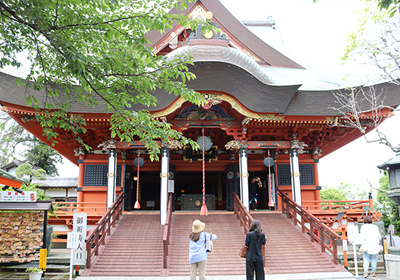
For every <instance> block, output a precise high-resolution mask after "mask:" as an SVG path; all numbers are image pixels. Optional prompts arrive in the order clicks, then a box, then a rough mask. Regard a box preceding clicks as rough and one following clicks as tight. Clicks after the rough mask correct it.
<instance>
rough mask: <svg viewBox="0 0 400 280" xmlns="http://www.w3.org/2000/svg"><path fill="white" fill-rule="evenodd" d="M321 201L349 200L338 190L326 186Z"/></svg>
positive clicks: (322, 191)
mask: <svg viewBox="0 0 400 280" xmlns="http://www.w3.org/2000/svg"><path fill="white" fill-rule="evenodd" d="M321 200H347V198H346V197H345V195H344V194H343V193H342V192H341V191H339V190H338V189H336V188H327V187H326V186H324V188H323V189H322V190H321Z"/></svg>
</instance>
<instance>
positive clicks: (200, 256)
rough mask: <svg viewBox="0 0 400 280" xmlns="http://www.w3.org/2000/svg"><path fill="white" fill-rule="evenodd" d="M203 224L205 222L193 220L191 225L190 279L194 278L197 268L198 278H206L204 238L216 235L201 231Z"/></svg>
mask: <svg viewBox="0 0 400 280" xmlns="http://www.w3.org/2000/svg"><path fill="white" fill-rule="evenodd" d="M205 226H206V225H205V223H203V222H201V221H199V220H195V221H194V222H193V225H192V233H191V234H190V235H189V238H190V243H189V263H190V280H196V275H197V270H199V277H200V280H206V266H207V258H208V254H207V251H206V240H210V239H212V240H215V239H217V236H216V235H215V234H209V233H206V232H203V230H204V227H205Z"/></svg>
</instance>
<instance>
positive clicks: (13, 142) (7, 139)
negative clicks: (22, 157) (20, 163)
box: [0, 111, 31, 166]
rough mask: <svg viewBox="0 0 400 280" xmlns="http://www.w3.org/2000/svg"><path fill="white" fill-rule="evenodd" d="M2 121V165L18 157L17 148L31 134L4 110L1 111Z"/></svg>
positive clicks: (0, 164) (0, 162) (0, 125)
mask: <svg viewBox="0 0 400 280" xmlns="http://www.w3.org/2000/svg"><path fill="white" fill-rule="evenodd" d="M0 122H1V124H0V166H4V165H6V164H8V163H9V162H10V161H11V160H13V159H15V158H16V156H15V155H16V149H17V148H19V147H21V146H22V145H23V144H24V143H25V142H26V141H29V138H30V136H31V135H30V133H29V132H28V131H26V130H25V129H24V128H23V127H22V126H20V125H19V124H18V123H17V122H15V121H14V120H13V119H12V118H11V116H10V115H8V114H7V113H5V112H4V111H0Z"/></svg>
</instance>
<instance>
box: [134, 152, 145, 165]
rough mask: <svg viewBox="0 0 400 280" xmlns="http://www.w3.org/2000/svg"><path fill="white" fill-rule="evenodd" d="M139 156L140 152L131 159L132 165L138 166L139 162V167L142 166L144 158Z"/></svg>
mask: <svg viewBox="0 0 400 280" xmlns="http://www.w3.org/2000/svg"><path fill="white" fill-rule="evenodd" d="M139 156H140V154H139V155H138V157H137V158H135V160H134V161H133V165H134V166H136V167H138V162H139V165H140V166H139V167H143V165H144V159H143V158H141V157H139Z"/></svg>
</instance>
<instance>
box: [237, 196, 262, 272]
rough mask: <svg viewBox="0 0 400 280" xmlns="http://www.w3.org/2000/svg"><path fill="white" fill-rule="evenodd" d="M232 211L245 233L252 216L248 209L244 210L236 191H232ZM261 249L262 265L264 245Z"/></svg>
mask: <svg viewBox="0 0 400 280" xmlns="http://www.w3.org/2000/svg"><path fill="white" fill-rule="evenodd" d="M233 205H234V206H233V207H234V208H233V211H234V213H235V215H236V218H238V219H239V221H240V226H243V230H244V234H245V235H246V234H247V233H248V232H249V230H250V225H251V222H252V221H253V217H252V216H251V215H250V213H249V211H247V210H246V208H245V207H244V205H243V203H242V201H241V200H240V198H239V196H238V195H237V194H236V193H233ZM261 251H262V254H263V256H264V257H263V260H264V266H265V246H261Z"/></svg>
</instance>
